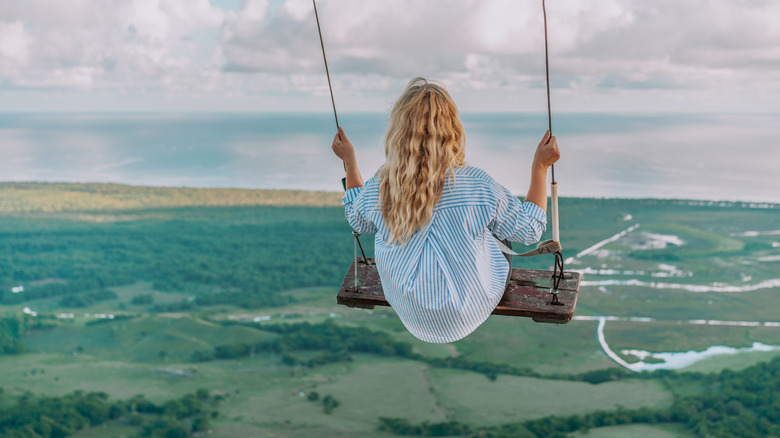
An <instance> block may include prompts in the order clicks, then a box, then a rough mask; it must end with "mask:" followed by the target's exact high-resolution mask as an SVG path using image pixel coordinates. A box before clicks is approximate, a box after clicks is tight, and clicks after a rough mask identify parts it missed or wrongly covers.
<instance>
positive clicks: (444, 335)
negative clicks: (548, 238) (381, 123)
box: [333, 78, 560, 343]
mask: <svg viewBox="0 0 780 438" xmlns="http://www.w3.org/2000/svg"><path fill="white" fill-rule="evenodd" d="M464 146H465V136H464V133H463V126H462V125H461V123H460V120H459V118H458V109H457V107H456V106H455V103H454V102H453V100H452V98H451V97H450V95H449V93H447V91H446V90H444V88H442V87H440V86H438V85H436V84H433V83H429V82H428V81H426V80H425V79H422V78H417V79H414V80H412V81H411V82H410V83H409V85H408V86H407V87H406V90H405V91H404V93H403V94H402V95H401V97H400V98H399V99H398V101H397V102H396V103H395V105H394V107H393V109H392V112H391V114H390V125H389V127H388V130H387V136H386V138H385V158H386V161H385V163H384V164H383V165H382V166H381V167H380V169H379V170H378V171H377V173H376V175H374V177H372V178H371V179H369V180H368V181H367V182H366V183H365V185H363V178H362V177H361V175H360V171H359V170H358V166H357V160H356V158H355V150H354V148H353V147H352V144H351V143H350V142H349V140H348V139H347V136H346V135H345V133H344V130H343V129H342V128H341V127H339V133H338V134H337V135H336V137H335V138H334V139H333V152H334V153H335V154H336V155H337V156H338V157H339V158H341V159H342V160H343V161H344V166H345V167H346V171H347V192H346V194H345V195H344V199H343V204H344V206H345V207H346V216H347V220H348V221H349V224H350V225H351V226H352V228H353V229H354V230H355V231H357V232H358V233H376V241H375V248H374V253H375V256H376V265H377V270H378V272H379V276H380V278H381V280H382V287H383V289H384V293H385V298H386V299H387V302H388V303H390V305H391V306H392V307H393V309H394V310H395V311H396V313H397V314H398V316H399V317H400V318H401V321H402V322H403V323H404V325H405V326H406V328H407V329H408V330H409V331H410V332H411V333H412V334H413V335H414V336H416V337H417V338H419V339H422V340H423V341H426V342H437V343H439V342H452V341H456V340H458V339H461V338H463V337H465V336H466V335H468V334H469V333H471V332H472V331H474V329H476V328H477V327H478V326H479V325H480V324H482V323H483V322H484V321H485V320H486V319H487V317H488V316H489V315H490V313H491V312H492V311H493V309H495V307H496V305H497V304H498V302H499V301H500V300H501V297H502V296H503V293H504V289H505V288H506V283H507V281H508V278H509V274H510V273H511V259H509V261H508V260H507V258H505V256H504V255H503V254H502V252H501V249H500V248H499V244H498V242H497V241H496V239H500V240H509V241H519V242H523V243H526V244H532V243H535V242H537V241H538V240H539V238H540V237H541V235H542V232H543V231H544V230H545V228H546V220H547V217H546V213H545V207H546V205H547V190H546V179H547V169H548V168H549V167H550V166H551V165H552V164H553V163H555V162H556V161H557V160H558V158H559V157H560V153H559V152H558V146H557V143H556V139H555V137H552V138H550V133H549V132H547V133H546V134H545V135H544V138H543V139H542V141H541V143H539V146H538V147H537V149H536V153H535V154H534V160H533V165H532V166H531V184H530V188H529V189H528V195H527V196H526V198H525V201H524V202H520V201H519V200H518V199H517V198H516V197H514V196H512V194H511V193H509V191H508V190H507V189H506V188H504V187H503V186H501V185H500V184H499V183H497V182H496V181H495V180H494V179H493V178H491V177H490V176H489V175H488V174H487V173H485V172H484V171H482V170H480V169H478V168H476V167H472V166H468V165H467V164H466V163H465V161H464V157H465V150H464ZM493 236H495V238H494V237H493Z"/></svg>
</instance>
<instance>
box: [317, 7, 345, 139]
mask: <svg viewBox="0 0 780 438" xmlns="http://www.w3.org/2000/svg"><path fill="white" fill-rule="evenodd" d="M311 3H312V4H313V5H314V18H315V19H316V20H317V33H318V34H319V35H320V47H322V60H323V61H325V75H326V76H328V89H329V90H330V103H332V104H333V115H334V116H335V117H336V132H338V130H339V115H338V113H337V112H336V99H334V98H333V86H332V85H331V84H330V70H328V58H327V57H325V43H324V42H323V41H322V29H321V28H320V16H319V15H318V14H317V2H316V1H315V0H311Z"/></svg>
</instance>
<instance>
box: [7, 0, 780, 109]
mask: <svg viewBox="0 0 780 438" xmlns="http://www.w3.org/2000/svg"><path fill="white" fill-rule="evenodd" d="M318 8H319V13H320V21H321V23H322V26H323V37H324V39H325V45H326V49H327V51H328V52H327V53H328V60H329V65H330V68H331V73H332V74H333V79H334V88H335V89H336V90H337V91H338V94H339V95H338V97H339V99H340V100H341V101H342V102H346V104H345V106H346V107H347V108H354V107H359V108H364V107H370V108H373V109H377V108H378V106H379V107H381V108H380V109H384V107H385V106H386V104H387V102H388V100H391V99H392V97H393V96H394V95H395V94H396V93H397V92H398V89H399V87H400V85H401V84H402V83H404V82H405V81H406V80H408V79H409V78H411V77H413V76H418V75H423V76H428V77H432V78H435V79H440V80H443V81H444V82H445V84H446V85H447V86H448V87H450V89H451V90H453V92H454V93H456V94H458V95H459V96H462V97H461V98H462V99H463V100H464V102H474V103H476V106H475V108H477V107H478V108H483V109H490V108H491V107H494V108H498V109H529V108H537V105H536V101H535V100H533V99H535V97H532V98H530V101H531V102H532V103H531V104H530V105H529V106H528V107H526V106H524V105H525V104H522V103H521V104H519V105H520V106H519V107H516V108H515V107H513V106H512V105H513V104H510V105H507V104H505V103H501V102H498V100H501V99H503V100H508V101H511V102H518V101H520V102H524V101H528V100H529V99H528V96H535V94H534V93H536V92H537V91H539V90H541V89H542V87H543V73H544V55H543V49H544V45H543V31H542V17H541V2H539V1H536V0H534V1H530V0H527V1H516V0H438V1H424V2H420V1H412V0H372V1H365V0H340V1H327V0H326V1H320V3H318ZM779 16H780V2H769V1H764V2H760V1H750V0H738V1H731V0H719V1H707V0H690V1H685V2H680V1H677V0H655V1H652V2H647V1H642V0H603V1H598V2H582V1H579V0H556V1H551V2H549V3H548V20H549V32H550V35H549V37H550V50H551V52H550V62H551V68H552V71H551V74H552V78H551V79H552V81H553V85H554V87H555V93H556V96H557V97H558V102H559V104H560V105H561V106H562V107H563V108H564V109H591V108H593V106H594V105H595V106H597V107H599V108H598V109H608V108H611V107H614V106H616V105H617V106H620V102H621V99H623V102H624V104H625V105H624V106H636V105H637V104H638V105H639V106H640V107H641V106H642V105H645V106H646V107H647V108H653V109H655V108H657V107H659V106H660V107H663V106H664V105H670V104H671V103H675V104H683V105H688V106H690V107H691V108H693V107H696V106H697V105H698V107H699V108H700V109H701V108H712V107H713V105H715V106H716V107H717V106H721V107H723V108H724V109H725V108H726V107H729V106H730V105H731V106H736V107H739V106H740V105H742V106H744V107H746V108H747V107H751V106H753V105H754V104H756V102H758V103H759V104H760V105H763V107H764V108H766V107H767V105H770V102H771V101H772V99H774V98H780V77H778V76H777V75H775V74H771V73H772V72H775V71H777V69H778V67H780V26H777V25H776V23H775V20H776V17H779ZM321 56H322V55H321V53H320V46H319V39H318V37H317V27H316V22H315V20H314V12H313V8H312V5H311V2H310V1H309V0H284V1H280V0H275V1H270V0H245V1H244V2H243V3H242V4H241V7H240V8H238V10H223V9H221V8H219V7H216V6H213V5H212V3H211V2H209V0H131V1H127V2H111V3H106V2H104V1H101V0H72V1H69V2H54V1H50V0H28V1H23V0H13V1H9V2H2V4H0V67H2V69H0V84H2V83H5V84H6V85H8V84H10V87H12V88H16V89H21V90H30V93H32V92H33V90H36V89H40V88H46V89H57V88H61V89H72V90H80V92H85V93H86V92H89V90H94V92H98V91H97V90H102V91H100V92H117V93H119V92H124V93H127V92H130V93H132V92H136V91H141V92H142V93H147V94H148V95H150V96H152V95H153V96H156V98H158V99H166V98H175V99H189V100H193V99H194V100H197V99H201V100H203V101H204V102H205V101H211V102H216V101H217V100H219V99H222V98H224V97H226V96H228V97H230V99H233V100H232V101H233V102H238V101H244V102H256V103H257V105H258V106H257V108H258V109H263V108H264V106H263V105H264V103H263V101H267V102H270V101H273V102H274V107H268V108H265V109H275V108H277V104H278V102H279V100H277V99H278V98H279V97H281V96H285V95H287V96H289V97H290V102H295V103H291V104H290V105H291V106H290V108H298V107H299V106H300V104H301V102H305V96H314V97H317V96H323V95H324V94H327V83H326V82H325V80H324V75H323V73H324V67H323V65H322V57H321ZM258 96H260V97H264V98H265V99H259V100H258V99H257V97H258ZM486 99H495V100H494V101H486ZM637 99H639V100H640V102H639V103H637ZM643 99H644V101H642V100H643ZM629 100H630V101H631V103H630V104H628V103H626V102H628V101H629ZM361 102H362V103H361ZM696 102H699V103H696ZM594 103H595V104H594ZM185 106H186V105H185ZM299 109H300V108H299Z"/></svg>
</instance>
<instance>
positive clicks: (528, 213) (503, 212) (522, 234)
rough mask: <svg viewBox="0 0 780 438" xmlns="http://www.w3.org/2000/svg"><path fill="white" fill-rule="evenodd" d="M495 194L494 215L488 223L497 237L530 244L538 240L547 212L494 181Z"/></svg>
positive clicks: (545, 224)
mask: <svg viewBox="0 0 780 438" xmlns="http://www.w3.org/2000/svg"><path fill="white" fill-rule="evenodd" d="M495 186H497V187H495V188H494V193H495V194H496V195H497V202H496V208H495V215H494V217H493V220H492V222H491V223H490V224H489V225H488V228H489V229H490V231H491V232H492V233H493V234H495V235H496V236H497V237H498V238H499V239H506V240H509V241H512V242H522V243H524V244H526V245H531V244H533V243H536V242H538V241H539V239H540V238H541V237H542V233H543V232H544V230H545V229H547V213H545V211H544V210H542V208H541V207H539V206H538V205H536V204H534V203H533V202H521V201H520V200H519V199H517V197H516V196H514V195H512V194H511V193H510V192H509V190H507V189H506V188H505V187H503V186H501V185H500V184H498V183H495Z"/></svg>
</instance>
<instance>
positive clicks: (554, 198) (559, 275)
mask: <svg viewBox="0 0 780 438" xmlns="http://www.w3.org/2000/svg"><path fill="white" fill-rule="evenodd" d="M542 15H543V17H544V73H545V82H546V84H547V126H548V129H549V130H550V138H552V107H551V105H550V58H549V55H548V49H547V45H548V44H547V8H546V7H545V0H542ZM550 169H551V171H552V182H551V183H550V197H551V210H552V211H551V214H552V223H553V238H552V240H553V244H557V246H556V247H555V249H557V251H555V253H554V254H555V264H554V265H553V274H552V287H551V288H550V294H552V302H551V303H550V304H554V305H558V306H562V305H563V303H562V302H560V301H559V300H558V287H559V286H560V285H561V281H562V280H563V276H564V274H563V254H561V249H562V248H561V245H560V236H559V233H558V183H557V182H555V164H553V165H551V166H550Z"/></svg>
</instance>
